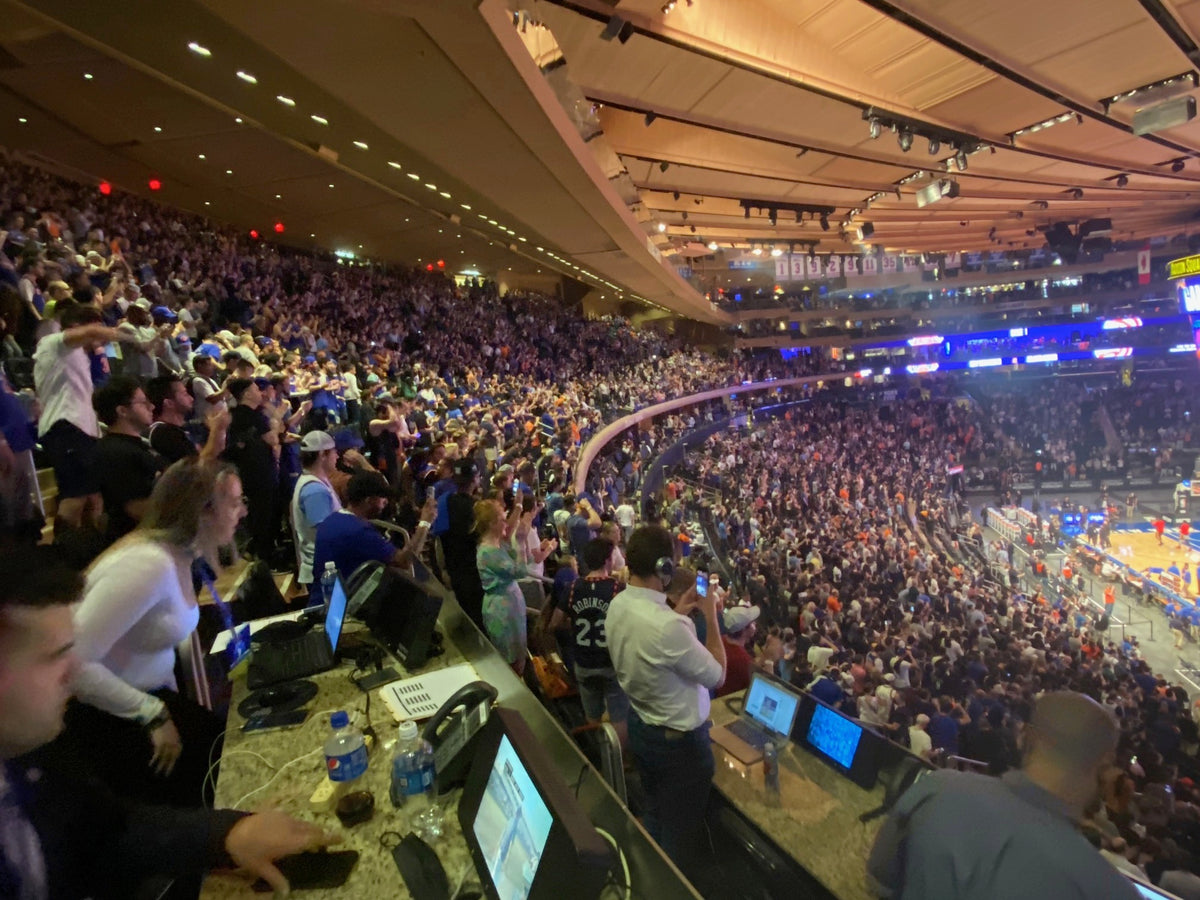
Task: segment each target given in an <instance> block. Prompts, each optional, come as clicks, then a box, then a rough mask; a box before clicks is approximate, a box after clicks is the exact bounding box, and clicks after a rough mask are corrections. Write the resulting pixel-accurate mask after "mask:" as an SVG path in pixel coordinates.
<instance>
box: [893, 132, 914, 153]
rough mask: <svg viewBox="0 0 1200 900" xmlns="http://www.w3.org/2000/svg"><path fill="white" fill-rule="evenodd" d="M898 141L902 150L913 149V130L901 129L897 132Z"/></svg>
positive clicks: (905, 151)
mask: <svg viewBox="0 0 1200 900" xmlns="http://www.w3.org/2000/svg"><path fill="white" fill-rule="evenodd" d="M896 142H897V143H898V144H899V145H900V149H901V151H903V152H904V153H907V152H908V151H909V150H911V149H912V142H913V134H912V132H911V131H903V130H902V131H899V132H897V133H896Z"/></svg>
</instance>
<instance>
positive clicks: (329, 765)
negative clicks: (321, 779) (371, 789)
mask: <svg viewBox="0 0 1200 900" xmlns="http://www.w3.org/2000/svg"><path fill="white" fill-rule="evenodd" d="M329 724H330V726H331V727H332V728H333V734H331V735H330V736H329V737H328V738H327V739H326V741H325V768H326V770H327V771H328V772H329V780H330V781H332V782H335V783H336V784H337V785H338V786H339V787H343V788H344V787H346V786H347V785H349V784H351V783H352V782H354V781H357V780H358V779H359V778H362V776H363V775H364V774H365V773H366V771H367V745H366V743H365V742H364V741H363V736H362V732H361V731H359V730H358V729H357V728H352V727H351V726H350V716H348V715H347V714H346V712H345V710H338V711H337V712H335V713H334V714H333V715H332V716H330V717H329Z"/></svg>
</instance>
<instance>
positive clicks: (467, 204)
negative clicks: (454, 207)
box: [458, 203, 471, 209]
mask: <svg viewBox="0 0 1200 900" xmlns="http://www.w3.org/2000/svg"><path fill="white" fill-rule="evenodd" d="M458 205H459V206H461V207H462V208H463V209H470V208H471V204H470V203H460V204H458Z"/></svg>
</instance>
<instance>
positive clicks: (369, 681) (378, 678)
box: [354, 666, 400, 691]
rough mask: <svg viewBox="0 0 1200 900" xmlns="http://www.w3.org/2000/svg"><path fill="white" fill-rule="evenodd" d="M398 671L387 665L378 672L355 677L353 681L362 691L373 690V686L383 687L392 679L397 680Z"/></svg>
mask: <svg viewBox="0 0 1200 900" xmlns="http://www.w3.org/2000/svg"><path fill="white" fill-rule="evenodd" d="M399 680H400V675H399V673H398V672H397V671H396V670H395V669H393V668H392V667H391V666H388V667H387V668H386V669H380V670H379V671H378V672H372V673H371V674H370V675H364V676H363V677H362V678H359V679H357V680H356V681H355V682H354V683H355V684H357V685H358V686H359V688H360V689H362V690H364V691H373V690H375V688H378V687H383V686H384V685H385V684H391V683H392V682H393V681H399Z"/></svg>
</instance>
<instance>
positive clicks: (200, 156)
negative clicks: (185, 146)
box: [196, 153, 208, 159]
mask: <svg viewBox="0 0 1200 900" xmlns="http://www.w3.org/2000/svg"><path fill="white" fill-rule="evenodd" d="M196 158H197V159H208V157H207V156H205V155H204V154H203V153H201V154H199V155H197V157H196Z"/></svg>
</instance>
